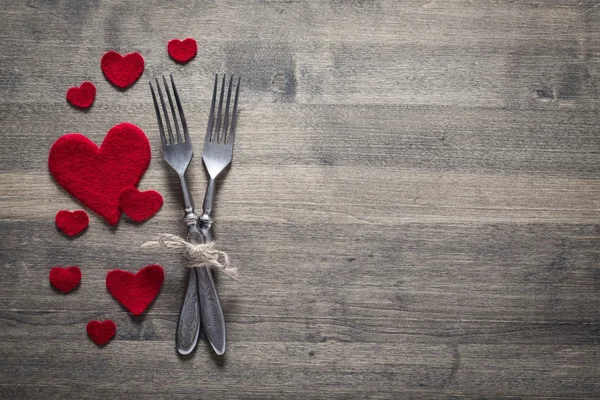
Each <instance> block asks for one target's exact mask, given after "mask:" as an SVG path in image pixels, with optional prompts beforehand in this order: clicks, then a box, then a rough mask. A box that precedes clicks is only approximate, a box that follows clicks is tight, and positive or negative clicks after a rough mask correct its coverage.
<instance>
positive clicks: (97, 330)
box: [86, 319, 117, 346]
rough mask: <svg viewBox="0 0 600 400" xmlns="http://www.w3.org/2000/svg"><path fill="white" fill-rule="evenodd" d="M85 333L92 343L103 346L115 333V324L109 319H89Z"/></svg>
mask: <svg viewBox="0 0 600 400" xmlns="http://www.w3.org/2000/svg"><path fill="white" fill-rule="evenodd" d="M86 330H87V334H88V336H89V337H90V339H92V341H93V342H94V343H96V344H97V345H99V346H103V345H105V344H106V343H108V342H110V340H111V339H112V338H113V337H114V336H115V333H117V325H115V323H114V322H113V321H111V320H110V319H107V320H106V321H102V322H100V321H90V322H88V324H87V327H86Z"/></svg>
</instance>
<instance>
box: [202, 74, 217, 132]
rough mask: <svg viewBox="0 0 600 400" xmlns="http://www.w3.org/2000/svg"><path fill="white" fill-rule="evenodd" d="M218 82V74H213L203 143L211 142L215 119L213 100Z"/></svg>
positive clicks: (215, 96) (215, 97)
mask: <svg viewBox="0 0 600 400" xmlns="http://www.w3.org/2000/svg"><path fill="white" fill-rule="evenodd" d="M218 82H219V74H216V75H215V87H214V88H213V95H212V101H211V102H210V114H209V115H208V126H207V127H206V138H205V140H204V141H205V143H210V142H212V131H213V124H214V119H215V100H216V99H217V85H218Z"/></svg>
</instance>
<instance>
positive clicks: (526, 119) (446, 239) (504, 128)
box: [0, 0, 600, 399]
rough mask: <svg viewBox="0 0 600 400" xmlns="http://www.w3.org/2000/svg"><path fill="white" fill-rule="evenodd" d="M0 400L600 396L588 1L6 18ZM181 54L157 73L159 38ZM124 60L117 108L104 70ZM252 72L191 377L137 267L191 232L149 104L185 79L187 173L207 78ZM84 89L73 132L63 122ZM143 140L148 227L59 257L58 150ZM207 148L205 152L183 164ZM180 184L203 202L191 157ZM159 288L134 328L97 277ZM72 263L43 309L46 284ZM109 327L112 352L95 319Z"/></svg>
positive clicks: (87, 239) (94, 237)
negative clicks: (87, 102)
mask: <svg viewBox="0 0 600 400" xmlns="http://www.w3.org/2000/svg"><path fill="white" fill-rule="evenodd" d="M0 16H1V18H2V24H1V25H0V49H1V51H0V127H1V130H2V145H1V146H0V188H1V190H0V243H2V245H1V246H0V359H1V360H2V362H0V398H2V399H4V398H6V399H13V398H14V399H17V398H18V399H21V398H31V399H55V398H57V399H58V398H78V399H93V398H106V397H109V398H157V399H160V398H164V399H179V398H181V399H183V398H231V399H236V398H239V399H247V398H298V399H313V398H314V399H317V398H332V399H344V398H360V399H363V398H374V399H396V398H403V399H412V398H415V399H416V398H444V399H445V398H455V399H456V398H490V397H493V398H557V399H558V398H563V399H574V398H596V397H597V393H598V392H600V387H599V386H600V369H599V368H598V365H600V353H599V351H598V343H599V340H600V311H599V310H600V298H599V297H598V290H599V289H600V273H599V272H598V271H599V268H600V246H598V244H599V243H600V228H599V227H600V197H599V196H598V194H599V193H600V157H599V156H598V154H599V150H600V136H599V135H598V134H597V127H598V126H599V124H600V114H599V113H598V110H599V109H600V91H599V89H598V83H597V82H598V78H600V67H599V66H600V63H599V61H600V58H599V57H600V31H599V30H598V26H600V25H599V24H600V6H599V4H598V2H597V1H579V0H550V1H537V0H530V1H524V2H513V1H496V2H488V1H479V2H473V1H467V0H451V1H444V2H440V1H436V0H411V1H402V2H398V1H395V0H298V1H296V0H291V1H289V0H281V1H278V0H270V1H262V0H257V1H247V2H226V1H221V0H219V1H196V2H193V4H189V2H187V3H183V2H169V3H164V2H160V1H149V2H144V4H143V5H142V4H141V3H139V2H133V1H116V0H86V1H79V2H68V1H61V0H58V1H42V0H28V1H25V2H19V1H5V2H3V3H2V4H0ZM187 36H192V37H195V38H196V39H197V40H198V43H199V53H198V56H197V57H196V59H195V60H194V61H192V62H191V63H190V64H188V65H185V66H182V65H176V64H174V63H173V62H172V61H171V60H170V59H169V58H168V55H167V53H166V50H165V46H166V43H167V41H168V40H169V39H172V38H174V37H187ZM109 49H116V50H119V51H121V52H123V53H125V52H130V51H140V52H141V53H142V54H143V55H144V57H145V59H146V69H145V72H144V75H143V76H142V78H141V79H140V81H139V82H138V83H137V84H135V85H134V86H133V87H131V88H130V89H128V90H127V91H124V92H122V91H119V90H116V89H114V88H113V87H111V86H110V84H109V83H108V82H106V80H105V79H104V77H103V75H102V72H101V71H100V68H99V59H100V56H101V54H102V53H103V52H104V51H106V50H109ZM217 71H219V72H228V73H242V74H243V75H244V83H243V92H242V101H241V110H240V118H239V125H238V132H239V134H238V137H237V139H236V149H235V155H234V165H233V168H232V169H231V170H230V171H229V172H228V174H227V176H226V179H225V180H224V181H223V182H222V183H220V185H219V191H218V197H217V209H216V215H215V219H216V221H217V222H216V226H215V227H216V233H217V237H218V238H219V239H220V240H221V245H222V247H223V248H224V249H225V250H226V251H228V252H229V253H230V254H231V256H232V258H233V259H234V260H235V263H236V264H237V265H238V266H239V267H240V269H241V271H242V276H243V280H242V281H241V282H233V281H231V280H228V279H226V278H219V279H218V287H219V291H220V293H221V296H222V300H223V307H224V309H225V313H226V319H227V326H228V337H229V347H228V350H227V353H226V355H225V357H224V358H221V359H219V358H218V357H216V356H213V355H211V352H210V350H209V349H208V346H207V345H206V343H205V342H202V343H201V345H200V346H199V349H198V351H197V353H196V354H195V356H194V357H193V358H191V359H189V360H184V359H181V358H179V357H178V356H177V355H176V352H175V350H174V331H175V324H176V319H177V312H178V308H179V305H180V301H181V296H182V287H183V282H184V276H185V271H184V269H183V268H182V267H181V260H180V259H179V258H178V257H177V256H175V255H172V254H158V253H157V252H153V251H147V250H142V249H140V248H139V246H140V245H141V244H142V243H143V242H145V241H147V240H149V239H152V238H153V237H154V236H155V235H157V234H159V233H162V232H169V233H180V234H183V231H182V225H181V221H180V218H181V211H180V209H179V207H180V206H179V201H180V199H179V188H178V187H177V185H176V182H175V181H174V180H173V179H172V178H173V176H172V175H171V173H170V172H169V171H168V170H167V168H166V167H165V165H164V163H163V162H162V161H161V153H160V148H159V144H158V142H157V140H156V139H157V132H156V125H155V120H154V115H153V109H152V103H151V97H150V95H149V91H148V88H147V85H146V82H147V80H148V79H151V78H153V77H154V76H157V75H160V74H163V73H165V72H172V73H174V75H175V77H176V79H177V81H178V82H179V86H180V91H181V94H182V98H183V102H184V107H185V109H186V114H187V115H186V117H187V120H188V123H189V125H190V127H191V128H192V131H193V135H194V139H195V141H194V146H195V152H196V154H197V155H199V154H200V153H201V151H202V140H201V136H202V132H203V130H204V126H205V124H206V114H207V110H208V108H209V101H210V98H209V96H208V95H209V93H210V90H211V88H212V74H213V73H215V72H217ZM83 80H92V81H94V82H95V83H96V85H97V87H98V95H97V99H96V102H95V103H94V106H93V107H92V109H91V110H89V111H87V112H81V111H79V110H75V109H73V108H71V107H69V106H68V105H67V104H66V102H65V99H64V96H65V91H66V89H67V88H68V87H70V86H73V85H75V84H79V83H80V82H82V81H83ZM122 121H131V122H133V123H135V124H137V125H139V126H140V127H141V128H142V129H143V130H144V131H145V132H146V133H147V135H148V136H149V138H150V139H151V143H152V149H153V158H152V164H151V166H150V168H149V170H148V172H147V173H146V175H145V176H144V178H143V179H142V182H141V184H140V187H141V188H143V189H146V188H153V189H157V190H159V191H160V192H161V193H162V194H163V196H164V198H165V204H164V206H163V208H162V210H161V211H160V212H159V214H158V215H156V216H155V217H154V218H153V219H151V220H150V221H148V222H146V223H144V224H141V225H136V224H133V223H131V222H129V221H127V220H126V219H125V218H124V219H123V220H122V221H121V223H120V224H119V226H118V227H117V228H110V227H108V226H107V225H106V224H105V223H104V222H102V221H101V220H100V218H98V217H97V216H95V215H93V214H92V215H90V217H91V224H90V227H89V229H88V230H87V231H86V233H85V234H84V235H83V236H81V237H79V238H77V239H75V240H68V239H66V238H64V237H63V236H61V234H59V232H57V230H56V228H55V226H54V222H53V221H54V215H55V214H56V212H57V211H58V210H59V209H64V208H66V209H74V208H78V207H80V205H79V204H78V203H77V202H76V201H74V200H73V199H72V198H70V197H69V196H68V195H67V194H66V192H65V191H64V190H62V189H60V188H59V187H58V186H57V185H56V183H55V182H54V181H53V179H52V178H51V176H50V175H49V173H48V172H47V155H48V149H49V147H50V146H51V144H52V142H53V141H54V140H56V139H57V138H58V137H59V136H60V135H62V134H64V133H68V132H81V133H84V134H86V135H87V136H88V137H90V138H91V139H92V140H94V141H95V142H96V143H100V142H101V141H102V139H103V137H104V135H105V133H106V131H107V130H108V129H109V128H110V127H111V126H113V125H115V124H116V123H119V122H122ZM196 138H197V139H196ZM189 179H190V183H191V186H192V189H193V192H194V194H195V196H196V199H197V200H196V202H197V203H200V200H199V199H200V196H201V193H202V191H203V188H204V185H205V184H206V177H205V175H204V172H203V171H202V167H201V161H200V157H197V158H196V159H195V160H194V163H193V167H192V169H191V171H190V174H189ZM150 263H160V264H161V265H163V266H164V267H165V270H166V280H165V285H164V287H163V289H162V291H161V293H160V295H159V296H158V298H157V299H156V301H155V302H154V303H153V304H152V306H151V308H150V309H149V311H148V312H147V314H146V315H145V316H143V317H141V318H132V317H131V316H130V315H129V314H128V313H127V312H126V311H125V310H124V309H123V308H122V307H120V306H119V305H118V304H117V303H116V302H115V301H114V300H113V299H112V298H111V297H110V295H109V294H108V293H107V291H106V288H105V281H104V279H105V275H106V272H107V271H108V270H110V269H114V268H123V269H129V270H132V271H133V270H137V269H139V268H140V267H142V266H144V265H146V264H150ZM74 264H77V265H80V266H81V268H82V271H83V280H82V284H81V286H80V287H79V288H78V289H77V290H76V291H75V292H74V293H72V294H70V295H66V296H65V295H61V294H58V293H57V292H56V291H54V290H53V289H52V288H51V287H50V286H49V284H48V278H47V274H48V271H49V269H50V268H51V267H52V266H54V265H74ZM104 318H112V319H114V320H115V321H116V322H117V324H118V326H119V328H118V332H117V337H116V339H115V340H114V341H113V342H111V343H110V344H109V345H108V346H106V347H105V348H103V349H100V348H97V347H96V346H94V345H93V344H92V343H91V342H90V341H89V340H88V338H87V337H86V334H85V325H86V323H87V321H89V320H91V319H104Z"/></svg>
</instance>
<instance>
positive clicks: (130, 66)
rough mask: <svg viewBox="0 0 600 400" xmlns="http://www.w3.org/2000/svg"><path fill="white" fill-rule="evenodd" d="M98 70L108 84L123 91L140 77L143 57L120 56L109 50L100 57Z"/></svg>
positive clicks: (136, 55) (138, 54)
mask: <svg viewBox="0 0 600 400" xmlns="http://www.w3.org/2000/svg"><path fill="white" fill-rule="evenodd" d="M100 68H102V72H103V73H104V76H105V77H106V79H108V81H109V82H110V83H112V84H113V85H115V86H117V87H119V88H121V89H125V88H126V87H128V86H131V85H133V84H134V83H135V81H137V80H138V79H139V77H140V76H142V73H143V72H144V57H142V55H141V54H140V53H129V54H126V55H124V56H122V55H121V54H119V53H117V52H116V51H113V50H111V51H108V52H106V53H105V54H104V55H103V56H102V59H101V60H100Z"/></svg>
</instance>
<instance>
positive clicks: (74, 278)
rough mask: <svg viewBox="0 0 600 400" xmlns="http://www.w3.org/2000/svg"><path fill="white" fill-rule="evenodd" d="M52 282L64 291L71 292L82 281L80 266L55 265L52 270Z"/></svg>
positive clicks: (50, 276)
mask: <svg viewBox="0 0 600 400" xmlns="http://www.w3.org/2000/svg"><path fill="white" fill-rule="evenodd" d="M49 278H50V283H51V284H52V286H54V287H55V288H56V289H58V290H60V291H61V292H63V293H69V292H70V291H72V290H73V289H75V288H76V287H77V285H79V283H80V282H81V270H80V269H79V267H76V266H73V267H64V268H63V267H54V268H52V269H51V270H50V275H49Z"/></svg>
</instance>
